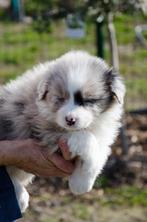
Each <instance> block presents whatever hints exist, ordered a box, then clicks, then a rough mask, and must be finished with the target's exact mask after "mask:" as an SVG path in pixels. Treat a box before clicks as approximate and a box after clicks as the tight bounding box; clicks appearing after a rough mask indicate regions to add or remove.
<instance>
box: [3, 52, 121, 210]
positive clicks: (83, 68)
mask: <svg viewBox="0 0 147 222" xmlns="http://www.w3.org/2000/svg"><path fill="white" fill-rule="evenodd" d="M124 94H125V87H124V84H123V82H122V79H121V78H120V76H119V75H118V73H115V72H114V71H113V70H112V69H110V68H109V67H108V65H107V64H106V63H105V62H104V61H103V60H102V59H99V58H97V57H94V56H91V55H89V54H88V53H86V52H83V51H71V52H68V53H66V54H65V55H63V56H61V57H60V58H58V59H56V60H54V61H51V62H46V63H44V64H40V65H38V66H36V67H34V68H33V69H32V70H29V71H27V72H26V73H24V75H22V76H21V77H19V78H17V79H16V80H13V81H11V82H10V83H8V84H7V85H5V86H2V87H1V88H0V139H1V140H4V139H7V140H12V139H25V138H35V139H38V140H39V141H40V142H41V143H42V144H43V145H45V146H47V147H49V148H51V147H52V150H50V152H51V153H52V152H55V151H56V150H57V149H58V145H57V141H58V139H59V138H61V137H62V138H65V139H66V140H67V143H68V146H69V150H70V152H71V154H72V157H77V156H78V158H77V159H78V160H77V163H76V169H75V171H74V172H73V174H72V175H71V176H70V177H69V179H68V181H69V187H70V190H71V191H72V192H73V193H74V194H82V193H85V192H88V191H90V190H91V189H92V187H93V184H94V182H95V180H96V177H97V176H98V175H99V174H100V172H101V170H102V168H103V166H104V164H105V162H106V160H107V158H108V156H109V154H110V145H111V144H112V143H113V141H114V139H115V137H116V135H117V133H118V129H119V127H120V118H121V115H122V111H123V108H122V107H123V98H124ZM7 171H8V173H9V175H10V177H11V179H12V181H13V184H14V186H15V190H16V195H17V199H18V201H19V205H20V208H21V210H22V212H24V211H25V210H26V208H27V207H28V201H29V195H28V193H27V191H26V189H25V186H26V185H27V184H28V183H29V182H30V181H31V180H32V178H33V175H31V174H28V173H26V172H24V171H22V170H19V169H17V168H15V167H7Z"/></svg>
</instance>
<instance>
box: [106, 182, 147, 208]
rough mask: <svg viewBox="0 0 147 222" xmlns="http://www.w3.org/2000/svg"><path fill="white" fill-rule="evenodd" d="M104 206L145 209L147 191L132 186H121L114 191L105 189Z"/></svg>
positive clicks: (146, 205)
mask: <svg viewBox="0 0 147 222" xmlns="http://www.w3.org/2000/svg"><path fill="white" fill-rule="evenodd" d="M106 194H107V195H106V199H105V200H104V201H103V203H104V204H105V205H116V206H117V205H119V206H123V205H128V206H143V207H147V190H146V189H140V188H137V187H133V186H122V187H118V188H116V189H106Z"/></svg>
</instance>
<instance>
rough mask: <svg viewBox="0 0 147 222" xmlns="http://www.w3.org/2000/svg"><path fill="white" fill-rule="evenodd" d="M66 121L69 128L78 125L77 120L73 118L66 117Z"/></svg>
mask: <svg viewBox="0 0 147 222" xmlns="http://www.w3.org/2000/svg"><path fill="white" fill-rule="evenodd" d="M65 120H66V123H67V125H68V126H73V125H74V124H75V123H76V118H74V117H72V116H66V117H65Z"/></svg>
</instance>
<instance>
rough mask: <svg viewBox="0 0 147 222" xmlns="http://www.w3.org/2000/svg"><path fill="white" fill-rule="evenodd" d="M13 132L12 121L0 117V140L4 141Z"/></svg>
mask: <svg viewBox="0 0 147 222" xmlns="http://www.w3.org/2000/svg"><path fill="white" fill-rule="evenodd" d="M12 132H13V121H12V120H10V119H8V118H7V117H5V116H3V117H2V116H1V117H0V140H5V139H7V138H8V137H9V136H8V135H9V134H11V133H12Z"/></svg>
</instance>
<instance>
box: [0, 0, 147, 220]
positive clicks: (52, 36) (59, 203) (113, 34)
mask: <svg viewBox="0 0 147 222" xmlns="http://www.w3.org/2000/svg"><path fill="white" fill-rule="evenodd" d="M71 49H82V50H86V51H88V52H90V53H92V54H93V55H96V56H99V57H102V58H104V59H105V60H106V61H107V62H108V63H109V64H110V66H113V67H114V68H115V69H116V70H117V71H120V73H121V74H122V76H123V77H124V81H125V84H126V87H127V94H126V101H125V114H124V117H123V126H122V128H121V130H120V135H119V137H118V139H117V141H116V143H115V144H114V146H113V148H112V155H111V157H110V158H109V160H108V163H107V165H106V167H105V169H104V170H103V173H102V175H101V176H100V177H99V178H98V179H97V181H96V183H95V187H94V189H93V191H92V192H90V193H88V194H85V195H82V196H79V197H75V196H73V195H72V194H71V193H70V191H69V190H68V186H67V182H66V181H63V180H61V179H59V178H52V179H42V178H36V180H35V182H34V183H33V184H32V185H30V186H29V192H30V194H31V200H30V208H29V210H28V211H27V212H26V213H25V215H24V219H22V220H20V221H23V222H48V221H50V222H73V221H74V222H75V221H76V222H83V221H87V222H97V221H99V222H106V221H109V222H118V221H120V222H147V189H146V188H147V0H121V1H119V0H100V1H98V0H97V1H96V0H83V1H82V0H62V1H61V0H44V1H42V0H31V1H29V0H0V84H4V83H6V82H8V81H9V80H10V79H14V78H16V77H17V76H19V75H21V74H22V73H23V72H24V71H26V70H27V69H29V68H31V67H32V66H33V65H35V64H37V63H39V62H44V61H47V60H51V59H54V58H57V57H59V56H60V55H62V54H63V53H65V52H67V51H69V50H71Z"/></svg>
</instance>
